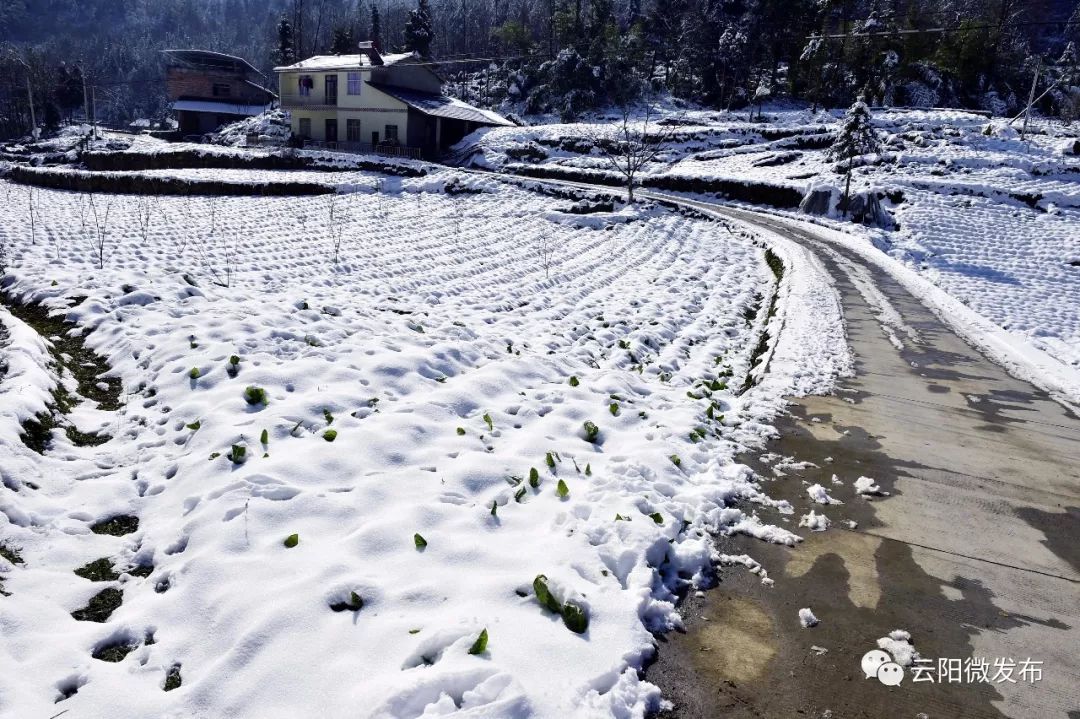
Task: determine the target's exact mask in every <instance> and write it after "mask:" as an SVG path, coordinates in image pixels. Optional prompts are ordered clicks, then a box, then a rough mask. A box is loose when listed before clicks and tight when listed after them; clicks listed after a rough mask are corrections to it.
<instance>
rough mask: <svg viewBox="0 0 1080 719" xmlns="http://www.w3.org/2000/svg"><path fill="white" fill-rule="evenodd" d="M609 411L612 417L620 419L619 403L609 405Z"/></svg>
mask: <svg viewBox="0 0 1080 719" xmlns="http://www.w3.org/2000/svg"><path fill="white" fill-rule="evenodd" d="M608 411H609V412H611V416H612V417H618V416H619V403H618V402H612V403H611V404H609V405H608Z"/></svg>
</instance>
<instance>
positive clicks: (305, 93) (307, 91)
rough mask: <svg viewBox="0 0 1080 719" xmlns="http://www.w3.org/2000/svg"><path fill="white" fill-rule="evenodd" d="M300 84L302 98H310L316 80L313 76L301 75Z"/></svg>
mask: <svg viewBox="0 0 1080 719" xmlns="http://www.w3.org/2000/svg"><path fill="white" fill-rule="evenodd" d="M298 82H299V91H300V96H301V97H310V96H311V90H312V88H314V87H315V79H314V78H312V77H311V75H301V76H300V80H299V81H298Z"/></svg>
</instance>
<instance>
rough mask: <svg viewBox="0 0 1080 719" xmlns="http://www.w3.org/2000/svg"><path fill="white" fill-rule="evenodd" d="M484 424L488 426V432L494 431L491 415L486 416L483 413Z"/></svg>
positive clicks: (486, 414)
mask: <svg viewBox="0 0 1080 719" xmlns="http://www.w3.org/2000/svg"><path fill="white" fill-rule="evenodd" d="M484 422H485V423H486V424H487V426H488V432H491V431H492V430H494V429H495V423H494V422H492V421H491V415H490V414H488V413H487V412H485V413H484Z"/></svg>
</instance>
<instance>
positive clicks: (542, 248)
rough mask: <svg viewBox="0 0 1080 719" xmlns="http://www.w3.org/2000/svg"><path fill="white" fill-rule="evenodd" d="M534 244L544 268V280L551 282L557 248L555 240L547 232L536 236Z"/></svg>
mask: <svg viewBox="0 0 1080 719" xmlns="http://www.w3.org/2000/svg"><path fill="white" fill-rule="evenodd" d="M534 244H535V247H536V255H537V257H539V258H540V264H541V266H543V268H544V278H545V279H549V280H550V279H551V265H552V260H553V259H554V257H555V248H556V246H557V243H556V241H555V238H554V237H552V236H551V235H549V234H548V233H546V232H542V233H540V234H539V235H537V236H536V240H535V243H534Z"/></svg>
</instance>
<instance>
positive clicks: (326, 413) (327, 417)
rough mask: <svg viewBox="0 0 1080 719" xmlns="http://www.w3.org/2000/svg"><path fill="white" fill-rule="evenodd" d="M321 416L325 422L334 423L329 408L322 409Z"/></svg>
mask: <svg viewBox="0 0 1080 719" xmlns="http://www.w3.org/2000/svg"><path fill="white" fill-rule="evenodd" d="M322 416H323V419H325V420H326V423H327V424H333V423H334V415H332V414H330V410H328V409H324V410H323V411H322Z"/></svg>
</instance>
